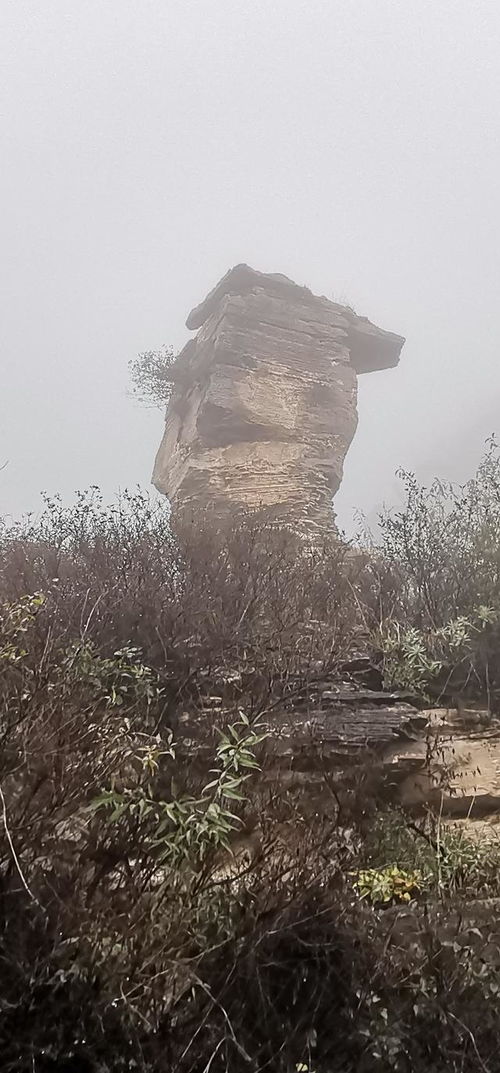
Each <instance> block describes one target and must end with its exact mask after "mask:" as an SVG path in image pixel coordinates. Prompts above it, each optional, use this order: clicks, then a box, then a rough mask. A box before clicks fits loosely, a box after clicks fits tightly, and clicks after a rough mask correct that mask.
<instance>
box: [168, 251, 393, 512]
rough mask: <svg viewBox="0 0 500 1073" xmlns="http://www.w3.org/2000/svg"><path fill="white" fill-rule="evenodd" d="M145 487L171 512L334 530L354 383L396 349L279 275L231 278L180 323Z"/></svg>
mask: <svg viewBox="0 0 500 1073" xmlns="http://www.w3.org/2000/svg"><path fill="white" fill-rule="evenodd" d="M187 326H188V328H190V329H194V330H196V329H197V330H198V334H197V335H196V337H195V338H194V339H192V340H190V341H189V342H188V343H187V345H186V346H185V347H184V349H183V350H182V352H181V353H180V354H179V356H178V358H177V359H176V361H175V363H174V366H173V369H172V379H173V389H172V396H171V399H170V402H169V405H168V408H167V414H166V425H165V433H164V436H163V440H162V443H161V446H160V449H159V451H158V455H157V458H156V463H155V468H154V474H153V483H154V484H155V486H156V487H157V488H158V489H159V490H160V491H161V492H163V493H165V494H166V495H167V496H168V497H169V499H170V501H171V504H172V507H173V509H174V512H176V513H186V512H187V513H188V514H190V515H191V516H196V517H200V515H201V512H202V511H203V510H206V509H208V510H209V511H210V512H211V514H212V516H213V517H215V518H216V519H219V518H230V519H231V518H234V517H235V516H237V515H238V514H240V513H241V512H245V513H247V512H249V511H259V510H261V511H264V513H265V516H266V517H268V518H270V519H285V520H287V521H295V522H297V523H299V522H301V521H306V522H307V523H308V524H309V525H310V526H312V527H314V526H315V525H316V526H320V527H321V528H332V527H333V511H332V496H334V495H335V493H336V491H337V489H338V488H339V485H340V482H341V479H342V470H343V462H344V458H345V455H346V452H347V450H348V447H349V445H350V443H351V440H352V438H353V435H354V432H355V430H356V425H357V410H356V387H357V376H358V374H359V373H366V372H371V371H373V370H376V369H387V368H390V367H391V366H395V365H397V363H398V360H399V355H400V352H401V348H402V346H403V342H404V340H403V339H402V338H401V337H400V336H399V335H394V334H393V333H391V332H386V331H382V330H381V329H380V328H377V327H375V325H374V324H371V323H370V321H369V320H367V319H366V318H365V317H359V316H357V315H356V314H355V313H354V312H353V310H352V309H350V308H349V307H347V306H342V305H338V304H337V303H335V302H331V301H329V300H328V299H327V298H323V297H317V296H316V295H314V294H312V293H311V291H310V290H308V289H307V287H300V286H298V285H297V284H295V283H293V282H292V281H291V280H289V279H287V277H286V276H281V275H265V274H264V273H261V272H256V271H254V270H253V269H251V268H249V267H248V266H247V265H238V266H236V267H235V268H233V269H231V270H230V271H229V272H228V273H227V274H226V275H225V276H224V277H223V279H222V280H221V281H220V282H219V283H218V284H217V286H216V287H215V288H214V290H213V291H212V292H211V293H210V294H209V295H208V297H207V298H206V299H205V301H204V302H202V303H201V305H199V306H198V307H197V308H196V309H194V310H193V311H192V313H191V314H190V315H189V317H188V320H187Z"/></svg>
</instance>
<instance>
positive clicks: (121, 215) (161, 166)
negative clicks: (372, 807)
mask: <svg viewBox="0 0 500 1073" xmlns="http://www.w3.org/2000/svg"><path fill="white" fill-rule="evenodd" d="M0 21H1V26H0V32H1V40H2V53H3V64H2V74H1V77H2V101H3V105H2V130H3V135H2V138H3V154H2V157H3V165H2V169H1V175H0V187H1V205H2V220H3V222H2V264H3V267H2V276H3V279H2V295H3V298H4V303H3V310H2V318H1V321H2V336H3V341H2V392H1V403H0V405H1V415H0V463H1V462H2V461H4V460H8V466H7V467H6V468H5V469H4V470H3V471H2V472H1V473H0V512H1V513H2V514H7V515H14V516H16V515H19V514H20V513H22V512H24V511H28V510H33V509H37V507H38V504H39V493H40V491H41V490H42V489H47V490H48V491H50V492H55V491H59V492H61V493H62V495H63V496H64V497H68V496H70V495H71V493H72V491H73V490H74V489H77V488H84V487H86V486H88V485H90V484H98V485H100V486H101V488H102V489H103V491H104V493H105V495H106V496H107V497H111V496H112V495H113V494H114V493H115V492H116V491H117V490H118V489H119V488H123V487H125V486H129V487H130V486H132V485H134V484H136V483H140V484H142V485H147V484H148V483H149V479H150V473H151V469H152V464H153V459H154V454H155V451H156V448H157V446H158V443H159V439H160V435H161V429H162V422H163V417H162V414H161V413H160V412H159V411H154V410H147V409H141V408H140V407H138V406H137V404H135V403H134V402H133V401H132V400H131V399H130V397H129V395H128V393H127V392H128V385H127V363H128V361H129V360H130V359H131V358H133V357H134V356H135V355H136V353H137V352H138V351H140V350H145V349H148V348H154V347H156V346H159V345H160V344H162V343H171V344H172V345H173V346H174V347H176V348H177V347H179V346H180V345H181V344H182V343H183V342H184V341H185V339H186V338H187V335H188V333H187V331H186V329H185V328H184V321H185V317H186V315H187V313H188V311H189V309H190V308H191V307H192V306H193V305H194V304H196V303H197V302H198V301H200V299H201V298H202V297H203V296H204V294H205V293H206V292H207V291H208V290H209V289H210V288H211V287H212V285H213V284H214V283H215V282H216V281H217V279H218V278H219V277H220V276H221V275H222V274H223V273H224V272H225V271H226V270H227V268H228V267H230V266H231V265H233V264H235V263H237V262H240V261H246V262H248V263H249V264H251V265H252V266H253V267H255V268H258V269H260V270H263V271H270V272H283V273H286V274H287V275H289V276H291V277H292V278H293V279H295V280H296V281H297V282H299V283H305V284H307V285H308V286H310V287H311V288H312V289H313V290H314V291H316V292H318V293H320V294H321V293H322V294H325V295H327V296H328V297H335V298H336V299H337V300H342V299H343V298H345V299H347V300H348V301H349V303H350V304H351V305H353V306H354V307H355V308H356V310H357V312H359V313H361V314H366V315H367V316H369V317H370V318H371V319H372V320H374V321H375V322H376V323H377V324H379V325H380V326H381V327H384V328H387V329H390V330H392V331H395V332H399V333H401V334H403V335H405V336H406V339H407V342H406V345H405V347H404V350H403V353H402V359H401V364H400V366H399V368H398V369H397V370H390V371H387V372H383V373H374V374H371V375H367V376H365V377H364V378H361V380H360V401H359V429H358V433H357V437H356V440H355V443H354V445H353V447H352V448H351V451H350V453H349V455H348V459H347V463H346V470H345V479H344V484H343V487H342V490H341V492H340V494H339V496H338V497H337V511H338V512H339V516H340V520H341V522H342V523H343V524H345V525H346V527H347V528H348V529H349V527H350V526H351V524H352V521H351V519H352V510H353V508H358V509H360V510H362V511H364V512H365V513H367V514H368V515H369V516H370V517H373V515H374V514H375V513H376V511H377V509H378V507H379V506H380V504H381V503H382V502H384V501H385V502H388V503H389V502H394V501H396V500H397V496H398V484H397V481H396V479H395V477H394V471H395V469H396V467H398V466H404V467H408V468H411V469H413V470H416V471H417V473H418V474H419V475H420V476H421V477H422V478H423V479H428V478H429V477H430V476H432V474H434V473H439V474H440V475H443V476H450V477H453V478H455V479H459V480H460V479H465V478H466V477H467V476H468V475H469V474H470V473H471V472H472V470H473V469H474V466H475V464H476V463H477V460H478V458H479V457H480V454H481V451H482V445H483V442H484V440H485V438H486V437H487V436H488V435H489V434H490V433H492V432H493V431H495V430H496V429H499V427H500V417H499V413H498V403H499V396H500V364H499V361H498V351H499V336H500V322H499V319H498V316H497V308H498V292H499V251H500V197H499V193H498V188H499V177H500V145H499V120H498V115H499V103H500V6H499V5H498V4H497V3H495V0H475V2H474V3H471V2H470V0H439V3H436V0H412V2H411V3H410V2H409V0H406V2H403V3H402V2H401V0H212V2H211V3H208V2H207V0H105V2H104V3H103V2H102V0H99V2H95V0H84V2H83V3H79V4H77V3H68V2H67V0H64V2H62V0H48V2H45V3H42V2H41V0H37V2H27V0H3V4H2V5H1V12H0Z"/></svg>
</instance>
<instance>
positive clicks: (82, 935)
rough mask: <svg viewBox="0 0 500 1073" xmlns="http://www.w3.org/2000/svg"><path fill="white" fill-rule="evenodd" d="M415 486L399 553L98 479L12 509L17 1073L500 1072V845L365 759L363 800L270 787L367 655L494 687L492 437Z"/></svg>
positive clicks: (8, 833) (469, 692)
mask: <svg viewBox="0 0 500 1073" xmlns="http://www.w3.org/2000/svg"><path fill="white" fill-rule="evenodd" d="M403 480H404V482H405V488H406V501H405V505H404V507H403V508H402V509H401V510H399V511H398V512H396V513H394V514H388V515H387V516H385V517H384V518H383V519H382V520H381V532H380V539H379V540H378V541H377V544H376V546H375V545H374V544H372V545H369V544H368V543H367V542H366V541H365V542H364V543H363V545H362V546H361V545H359V546H347V545H344V544H341V543H339V542H338V541H336V540H334V539H333V538H331V539H327V540H325V542H324V544H323V545H322V546H318V545H316V546H314V547H312V548H311V547H306V546H304V543H303V542H302V541H301V540H300V539H299V537H297V536H294V535H293V533H289V532H286V531H281V530H277V529H269V528H268V527H266V526H265V525H263V524H258V523H256V522H255V521H254V522H253V523H252V524H250V523H249V524H247V525H241V526H239V527H238V528H237V529H235V530H234V531H233V532H231V533H219V534H217V533H210V532H209V531H208V530H207V531H203V530H202V529H200V528H199V527H195V526H193V527H192V528H191V529H184V530H183V532H182V533H177V534H175V533H174V532H173V531H172V529H171V527H170V523H169V517H168V513H167V511H166V509H165V507H164V506H163V505H162V504H158V503H156V502H152V501H150V500H149V498H148V497H147V496H146V495H144V494H142V493H139V492H138V493H136V494H132V495H126V496H124V497H123V498H122V499H121V501H120V502H119V503H117V504H115V505H113V506H111V507H107V506H105V505H104V504H103V502H102V500H101V497H100V495H99V492H98V490H97V489H92V490H91V491H90V492H88V493H84V494H82V495H80V497H79V498H78V501H77V503H76V505H74V506H73V507H70V508H66V507H64V506H62V505H61V503H60V501H59V500H58V499H57V498H56V499H53V500H51V499H46V500H45V505H44V510H43V512H42V514H41V516H40V517H39V518H37V519H27V520H25V521H23V522H22V523H20V524H19V525H16V526H14V527H4V528H3V529H2V530H0V709H1V715H0V811H1V817H0V828H1V836H0V898H1V902H2V912H1V917H0V929H1V931H0V965H1V973H0V1067H1V1069H2V1070H5V1073H10V1071H16V1073H17V1071H19V1073H48V1071H52V1070H53V1071H68V1073H80V1071H81V1073H84V1071H89V1073H90V1071H92V1073H94V1071H95V1073H107V1071H110V1073H111V1071H120V1073H121V1071H123V1073H125V1071H126V1073H128V1071H144V1073H164V1071H170V1070H175V1071H179V1073H209V1071H211V1073H223V1071H231V1073H233V1071H234V1073H239V1071H240V1070H241V1071H254V1073H256V1071H258V1070H259V1071H260V1070H268V1071H270V1073H278V1071H279V1073H281V1071H283V1073H285V1071H286V1073H289V1071H292V1070H293V1071H298V1070H301V1071H304V1073H305V1071H310V1073H313V1071H315V1073H337V1071H339V1073H340V1071H346V1073H347V1071H354V1070H362V1071H368V1073H371V1071H385V1070H401V1071H405V1073H410V1071H411V1073H420V1071H422V1073H423V1071H424V1070H426V1071H427V1070H436V1071H438V1070H453V1071H457V1073H458V1071H460V1073H468V1071H473V1070H474V1071H477V1070H478V1069H481V1070H487V1071H489V1073H494V1071H495V1070H500V1058H499V1054H500V1016H499V1013H498V994H499V993H500V954H499V953H498V949H497V946H496V940H495V936H494V932H495V920H496V917H497V916H498V905H499V904H500V902H497V897H498V896H499V890H498V886H499V881H498V863H499V862H498V859H497V856H496V851H495V850H494V848H491V847H485V846H477V845H475V844H472V843H471V842H470V841H469V840H468V839H467V838H466V837H463V836H460V837H459V836H457V835H455V834H453V832H448V831H445V830H444V829H441V827H440V825H439V818H437V820H433V819H432V818H429V817H427V818H426V817H424V818H423V819H422V820H415V818H413V819H411V820H410V819H409V818H406V817H405V816H404V815H402V814H401V813H400V812H398V811H397V810H395V809H394V808H388V805H387V801H386V800H385V799H384V800H382V798H381V799H380V800H378V799H377V796H376V789H373V786H371V789H370V794H371V795H372V796H371V797H370V802H369V807H368V803H367V797H366V794H367V789H366V786H367V783H366V780H365V767H366V766H367V767H368V768H369V767H370V758H369V757H368V756H367V757H366V760H363V759H361V760H360V762H359V765H358V767H357V769H356V772H355V776H354V778H353V782H352V786H351V788H350V797H349V800H350V805H349V814H348V815H346V814H345V812H344V814H343V816H342V822H341V821H340V817H339V810H338V809H336V808H335V807H332V808H326V807H325V809H324V811H313V812H311V810H308V809H307V808H306V807H305V806H304V802H303V801H301V800H299V799H295V798H292V797H291V795H290V794H287V792H286V789H284V788H283V787H280V785H279V784H275V783H273V782H272V780H270V781H268V782H266V780H265V775H266V764H267V757H268V753H269V750H268V741H267V736H266V730H265V720H266V717H267V715H268V714H269V712H272V711H274V712H276V711H279V710H280V706H281V707H283V706H284V705H285V706H287V708H288V709H289V708H290V706H293V698H294V695H296V694H298V693H300V690H301V688H302V687H303V686H306V685H307V684H310V683H311V682H314V680H315V678H324V677H325V675H329V676H331V677H332V678H334V677H335V675H337V674H338V675H340V673H341V671H342V668H344V667H345V665H346V663H348V661H349V660H352V659H353V658H354V657H359V656H360V655H363V656H368V657H369V659H370V665H371V668H372V670H373V674H374V675H376V676H378V678H379V680H380V682H381V683H382V684H383V686H384V687H385V688H387V689H401V690H404V691H406V692H407V693H409V694H410V695H411V696H412V697H414V698H420V700H421V703H422V704H424V703H429V702H430V701H432V702H439V703H447V702H450V703H452V702H453V701H454V700H455V699H456V698H459V697H460V698H463V697H465V698H466V699H468V700H470V701H471V702H472V701H474V700H480V701H481V702H482V703H483V704H484V705H485V706H487V707H489V708H490V709H491V710H492V711H493V712H497V711H498V709H499V705H500V692H499V691H500V645H499V641H500V461H499V454H498V451H497V448H496V446H495V445H494V444H491V445H490V446H489V449H488V451H487V454H486V456H485V458H484V460H483V462H482V464H481V466H480V468H479V470H478V473H477V474H476V477H475V478H474V479H473V480H472V481H471V482H470V483H469V484H468V485H466V486H465V487H464V488H461V489H457V488H454V487H452V486H447V485H445V484H442V483H436V484H434V485H433V487H432V488H431V489H422V488H420V487H419V486H418V484H417V482H416V481H415V479H414V478H413V477H412V476H411V475H403ZM221 711H223V712H224V719H223V720H222V721H221V717H220V712H221ZM325 779H326V776H325ZM263 787H265V789H263ZM328 795H329V799H330V801H333V802H334V798H335V788H334V787H332V786H329V785H328V780H326V783H325V800H326V799H327V798H328ZM334 804H335V802H334ZM256 829H258V830H259V833H260V834H259V843H258V846H257V847H256V845H255V844H254V843H252V840H251V837H249V838H247V844H248V846H250V850H249V852H248V853H247V856H246V857H245V858H244V860H243V864H242V863H241V858H240V855H239V853H238V852H237V850H238V847H239V846H240V844H242V843H244V841H245V837H244V836H245V835H248V833H249V832H252V831H255V830H256ZM252 847H253V848H252ZM485 899H486V900H485ZM464 906H465V908H464ZM470 906H475V907H476V908H475V909H474V912H475V916H474V923H473V926H472V925H471V927H472V931H471V935H470V937H469V940H468V941H462V939H460V941H459V940H458V939H457V935H458V932H459V931H460V925H459V924H457V920H459V918H460V919H462V918H463V914H464V913H467V912H468V911H469V909H468V908H467V907H470ZM471 911H472V910H471ZM402 921H403V924H401V922H402ZM404 922H406V923H404ZM401 928H403V930H402V931H401V935H399V931H398V929H401ZM405 928H406V932H405V931H404V929H405ZM499 931H500V929H499ZM398 936H399V938H398ZM395 937H396V938H395Z"/></svg>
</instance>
